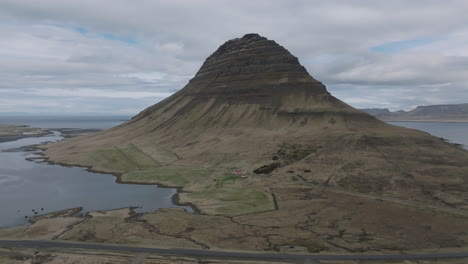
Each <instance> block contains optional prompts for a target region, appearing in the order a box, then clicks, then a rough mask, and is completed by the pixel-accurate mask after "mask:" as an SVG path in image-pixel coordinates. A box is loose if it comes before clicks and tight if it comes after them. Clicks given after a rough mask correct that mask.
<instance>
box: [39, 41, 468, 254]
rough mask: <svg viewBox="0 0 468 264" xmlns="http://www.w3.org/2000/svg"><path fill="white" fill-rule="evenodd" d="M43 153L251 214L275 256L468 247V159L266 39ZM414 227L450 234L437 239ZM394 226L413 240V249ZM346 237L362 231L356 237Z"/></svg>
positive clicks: (231, 44) (232, 46)
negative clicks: (362, 106)
mask: <svg viewBox="0 0 468 264" xmlns="http://www.w3.org/2000/svg"><path fill="white" fill-rule="evenodd" d="M44 148H46V150H45V152H44V154H45V155H46V156H47V157H48V158H49V159H50V160H51V161H53V162H57V163H63V164H76V165H81V166H89V167H91V169H92V170H97V171H106V172H113V173H116V174H119V175H120V176H119V180H120V181H123V182H133V183H153V184H163V185H167V186H177V187H182V192H181V193H180V194H179V201H180V202H185V203H191V204H194V205H195V206H197V208H198V209H199V210H200V211H201V212H203V213H205V214H208V215H216V216H219V217H240V218H242V217H243V216H246V217H247V216H248V219H247V218H246V219H244V220H242V221H246V222H252V223H253V225H255V226H256V228H260V229H261V230H257V231H254V229H252V228H242V231H238V232H239V233H243V234H244V235H245V236H254V235H252V233H249V232H253V233H255V232H256V234H262V235H261V236H263V235H265V236H267V235H268V234H269V235H271V236H272V237H271V238H268V239H267V240H268V241H269V243H270V245H271V246H270V249H273V248H276V249H279V247H280V246H281V245H287V243H292V242H293V241H296V242H294V243H299V244H304V245H310V244H308V243H309V242H310V241H309V242H307V241H308V239H311V240H313V243H312V242H310V243H312V244H314V243H318V244H320V245H322V244H324V245H326V246H323V249H320V250H325V248H327V249H329V250H336V249H340V248H341V249H343V248H346V249H348V250H350V251H352V250H361V251H364V250H369V249H370V248H373V249H382V248H403V249H412V248H414V247H415V245H416V244H418V243H419V244H418V245H419V246H420V247H427V248H434V247H440V246H444V247H452V246H459V245H466V242H460V241H465V240H463V238H462V236H463V235H462V233H460V232H461V231H460V230H463V229H465V230H466V228H468V221H467V220H468V219H467V218H466V216H467V215H468V211H467V210H468V193H467V192H466V190H468V176H467V175H468V167H467V164H468V152H466V151H464V150H461V149H459V148H457V147H455V146H453V145H451V144H448V143H446V142H444V141H443V140H441V139H439V138H436V137H432V136H430V135H429V134H427V133H424V132H421V131H417V130H411V129H406V128H402V127H397V126H392V125H389V124H386V123H384V122H382V121H379V120H378V119H376V118H374V117H373V116H371V115H369V114H367V113H364V112H362V111H359V110H356V109H354V108H352V107H350V106H348V105H346V104H345V103H343V102H341V101H340V100H338V99H336V98H335V97H333V96H332V95H331V94H330V93H328V92H327V90H326V88H325V86H324V85H323V84H322V83H320V82H318V81H317V80H315V79H314V78H313V77H311V76H310V75H309V74H308V73H307V71H306V70H305V68H304V67H303V66H301V65H300V63H299V61H298V59H297V58H296V57H294V56H293V55H291V54H290V53H289V52H288V51H287V50H286V49H285V48H283V47H281V46H280V45H278V44H277V43H275V42H274V41H271V40H267V39H266V38H264V37H261V36H259V35H257V34H248V35H245V36H244V37H242V38H238V39H233V40H230V41H228V42H226V43H225V44H223V45H222V46H221V47H220V48H219V49H218V50H217V51H215V52H214V53H213V54H212V55H211V56H209V57H208V59H207V60H206V61H205V62H204V64H203V65H202V67H201V69H200V70H199V71H198V73H197V74H196V75H195V77H194V78H193V79H192V80H191V81H190V82H189V83H188V84H187V85H186V86H185V87H184V88H183V89H181V90H180V91H178V92H177V93H175V94H174V95H172V96H170V97H168V98H167V99H165V100H164V101H162V102H160V103H157V104H155V105H153V106H152V107H149V108H148V109H145V110H144V111H142V112H141V113H140V114H138V115H137V116H135V117H134V118H132V120H130V121H128V122H127V123H124V124H122V125H120V126H118V127H115V128H112V129H109V130H106V131H102V132H99V133H96V134H92V135H88V136H83V137H79V138H72V139H67V140H64V141H62V142H58V143H53V144H48V145H46V146H45V147H44ZM233 169H245V170H246V171H248V172H249V174H248V176H247V178H241V177H239V176H237V175H235V174H233V173H232V170H233ZM253 171H256V172H258V173H260V174H255V173H252V172H253ZM309 171H310V172H309ZM382 201H385V206H384V207H380V205H379V204H380V203H381V202H382ZM331 207H333V208H331ZM325 208H329V209H325ZM428 210H429V211H430V213H428ZM377 212H378V213H377ZM172 213H174V214H176V215H177V217H180V215H179V212H177V213H175V212H171V213H168V215H169V216H170V215H171V214H172ZM156 214H157V215H159V214H158V213H156ZM185 215H186V217H190V219H192V216H188V214H185ZM287 215H289V216H293V215H297V217H286V216H287ZM428 215H433V216H434V217H435V218H437V217H441V218H440V219H442V218H443V219H445V220H443V221H442V220H440V221H439V222H437V221H436V222H434V221H432V222H431V221H430V220H428V218H427V217H428ZM442 215H443V216H442ZM169 216H168V217H169ZM173 217H175V216H173ZM265 217H266V218H268V219H274V221H277V225H276V224H274V223H273V224H271V223H270V222H268V223H267V222H265V221H262V220H261V219H264V218H265ZM395 217H401V219H399V220H398V221H395V219H394V218H395ZM195 218H196V217H195ZM164 219H166V220H167V221H169V219H170V217H169V218H164ZM196 219H198V218H196ZM213 219H214V218H213ZM232 219H233V218H232ZM236 219H237V218H236ZM281 219H283V220H281ZM351 219H355V220H351ZM358 219H359V220H358ZM415 219H418V221H420V222H425V223H426V224H425V225H430V226H431V228H434V230H439V229H440V230H444V232H443V235H441V234H442V232H433V233H431V234H427V229H424V228H422V227H421V226H420V225H421V224H420V223H419V222H417V221H416V222H415ZM437 219H439V218H437ZM148 221H149V220H148ZM160 221H163V220H161V219H159V216H158V223H159V224H161V222H160ZM193 221H195V222H196V220H195V219H194V220H193ZM213 221H215V220H213ZM216 221H218V220H216ZM223 221H224V220H223ZM272 221H273V220H272ZM274 221H273V222H274ZM444 221H452V222H453V223H454V224H453V225H452V226H450V227H444V223H443V222H444ZM236 223H237V224H239V222H236ZM314 223H315V224H316V226H315V227H314V225H315V224H314ZM159 224H158V225H159ZM239 225H240V224H239ZM389 226H390V227H389ZM391 226H393V227H391ZM76 228H78V229H79V228H80V226H77V227H76ZM83 228H85V227H83ZM193 228H196V227H193ZM236 228H237V227H236ZM315 228H318V229H315ZM395 228H397V229H399V230H401V232H403V233H412V238H411V239H408V240H404V241H401V239H400V237H401V234H399V233H394V232H393V231H391V230H392V229H395ZM236 230H237V229H236ZM288 230H289V231H288ZM340 230H341V231H340ZM343 230H344V231H343ZM346 230H354V231H356V230H358V231H356V233H353V235H352V237H353V238H352V239H351V238H346V237H344V235H343V234H345V233H346ZM362 230H365V231H362ZM354 231H353V232H354ZM77 232H78V231H77ZM197 232H202V233H199V234H203V235H201V236H202V237H204V236H209V237H212V239H213V240H210V241H219V240H223V239H227V238H223V234H220V233H211V232H216V231H213V230H212V231H210V230H203V231H197ZM226 232H227V231H226ZM291 232H292V233H291ZM323 232H325V233H329V234H330V235H329V236H327V235H324V234H323ZM343 232H344V233H343ZM361 232H365V233H366V234H367V235H366V236H369V237H368V238H366V240H365V241H361V240H359V239H358V237H359V234H360V233H361ZM76 234H77V235H76V236H78V237H79V234H80V233H79V232H78V233H76ZM225 234H226V233H225ZM275 234H276V235H275ZM339 234H341V235H339ZM76 236H70V239H73V238H76ZM259 236H260V235H259ZM303 236H305V237H306V238H307V237H308V238H307V239H306V238H304V237H303ZM259 239H260V238H259ZM262 239H263V238H262ZM306 240H307V241H306ZM420 240H424V241H429V242H427V243H422V242H420ZM229 241H233V242H232V243H233V244H231V246H232V247H241V248H244V249H249V248H248V245H251V244H249V243H250V242H249V243H247V244H243V246H240V245H241V244H242V239H240V238H239V239H233V240H229ZM262 241H263V240H262ZM272 241H274V242H272ZM297 241H300V242H297ZM337 241H338V242H337ZM416 241H419V242H416ZM212 243H214V242H212ZM220 243H221V242H220ZM252 243H254V244H255V243H256V242H252ZM265 243H266V242H265ZM421 243H422V244H421ZM444 243H445V244H444ZM215 244H216V243H215ZM256 245H258V244H256ZM314 245H315V244H314ZM340 245H341V246H340ZM306 247H307V246H306ZM319 248H322V247H319ZM320 250H319V251H320Z"/></svg>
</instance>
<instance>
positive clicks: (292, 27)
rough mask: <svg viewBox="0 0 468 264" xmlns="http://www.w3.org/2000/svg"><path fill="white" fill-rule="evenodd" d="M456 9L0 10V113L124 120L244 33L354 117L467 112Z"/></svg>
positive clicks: (182, 4)
mask: <svg viewBox="0 0 468 264" xmlns="http://www.w3.org/2000/svg"><path fill="white" fill-rule="evenodd" d="M467 10H468V1H466V0H460V1H451V0H445V1H441V0H437V1H435V0H434V1H433V0H420V1H417V0H415V1H408V0H401V1H400V0H392V1H384V0H381V1H378V0H368V1H360V0H354V1H348V0H343V1H312V0H304V1H300V0H231V1H223V0H213V1H207V0H197V1H193V0H185V1H182V0H166V1H157V0H152V1H150V0H131V1H130V0H127V1H123V0H99V1H96V0H73V1H72V0H36V1H31V0H0V112H29V113H62V114H64V113H101V114H135V113H137V112H139V111H140V110H142V109H144V108H145V107H148V106H150V105H152V104H154V103H156V102H158V101H160V100H162V99H163V98H165V97H167V96H169V95H171V94H172V93H174V92H175V91H177V90H179V89H181V88H182V87H183V86H184V85H185V84H186V83H187V82H188V80H189V79H190V78H191V77H192V76H193V75H194V74H195V73H196V71H197V70H198V68H199V67H200V66H201V64H202V63H203V61H204V59H205V58H206V57H207V56H208V55H210V54H211V53H212V52H213V51H215V50H216V49H217V47H218V46H219V45H221V44H222V43H224V42H225V41H226V40H229V39H232V38H236V37H242V36H243V35H244V34H246V33H251V32H255V33H259V34H260V35H262V36H265V37H267V38H269V39H273V40H275V41H276V42H278V43H279V44H281V45H283V46H285V47H286V48H287V49H288V50H289V51H290V52H291V53H292V54H294V55H295V56H297V57H299V60H300V62H301V63H302V64H303V65H304V66H305V67H306V68H307V70H308V71H309V73H311V75H312V76H314V77H315V78H316V79H318V80H320V81H322V82H323V83H324V84H325V85H326V86H327V88H328V90H329V91H330V92H331V93H332V94H333V95H335V96H337V97H338V98H340V99H341V100H343V101H345V102H347V103H349V104H351V105H353V106H355V107H359V108H363V107H378V108H389V109H391V110H398V109H411V108H413V107H415V106H417V105H428V104H452V103H468V15H467V14H466V11H467Z"/></svg>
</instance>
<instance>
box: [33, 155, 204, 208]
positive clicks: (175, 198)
mask: <svg viewBox="0 0 468 264" xmlns="http://www.w3.org/2000/svg"><path fill="white" fill-rule="evenodd" d="M34 148H35V149H39V150H41V152H39V153H36V154H37V155H40V156H41V157H38V158H37V159H41V160H43V162H46V163H47V164H49V165H59V166H62V167H68V168H69V167H79V168H85V170H86V171H88V172H93V173H101V174H108V175H112V176H114V177H115V182H116V183H118V184H137V185H152V186H156V187H158V188H167V189H176V193H175V194H174V195H173V196H172V197H171V201H172V203H173V204H174V205H177V206H188V207H190V208H191V209H192V210H193V212H189V213H193V214H204V213H202V212H201V210H200V209H199V208H198V207H197V206H196V205H195V204H193V203H182V202H180V198H179V194H180V193H185V192H183V191H182V189H183V187H181V186H170V185H164V184H154V183H139V182H131V181H123V180H122V175H123V174H121V173H115V172H106V171H102V170H96V169H93V168H92V167H91V166H85V165H81V164H68V163H62V162H54V161H52V160H51V159H50V157H48V156H46V155H45V154H44V149H43V148H39V147H37V146H36V147H34ZM124 208H127V207H124ZM128 208H131V207H128ZM117 209H122V208H117ZM182 209H184V210H185V208H182ZM112 210H116V209H111V210H100V211H112ZM156 211H157V210H156Z"/></svg>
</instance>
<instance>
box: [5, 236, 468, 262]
mask: <svg viewBox="0 0 468 264" xmlns="http://www.w3.org/2000/svg"><path fill="white" fill-rule="evenodd" d="M0 246H10V247H27V248H75V249H92V250H108V251H120V252H122V251H123V252H135V253H148V254H166V255H179V256H181V255H182V256H191V257H208V258H227V259H251V260H285V261H288V260H289V261H298V260H302V261H306V260H414V259H447V258H468V252H460V253H428V254H389V255H362V254H349V255H322V254H316V255H306V254H275V253H246V252H229V251H212V250H202V249H164V248H145V247H132V246H119V245H106V244H91V243H72V242H63V241H45V240H0Z"/></svg>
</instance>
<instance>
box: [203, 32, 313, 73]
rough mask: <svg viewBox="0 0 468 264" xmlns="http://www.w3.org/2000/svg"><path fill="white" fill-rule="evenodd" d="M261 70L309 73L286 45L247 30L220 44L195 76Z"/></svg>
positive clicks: (258, 71)
mask: <svg viewBox="0 0 468 264" xmlns="http://www.w3.org/2000/svg"><path fill="white" fill-rule="evenodd" d="M261 72H291V73H302V74H306V75H308V73H307V71H306V70H305V68H304V67H303V66H302V65H300V63H299V60H298V59H297V57H295V56H293V55H292V54H291V53H290V52H289V51H288V50H287V49H285V48H284V47H282V46H280V45H279V44H277V43H276V42H275V41H273V40H269V39H267V38H265V37H262V36H260V35H258V34H256V33H250V34H246V35H244V36H243V37H242V38H236V39H232V40H229V41H227V42H225V43H224V44H223V45H221V46H220V47H219V48H218V49H217V50H216V51H215V52H214V53H213V54H211V55H210V56H209V57H208V58H207V59H206V61H205V63H204V64H203V66H202V67H201V68H200V70H199V71H198V73H197V75H196V76H195V78H202V77H222V76H229V75H234V74H252V73H261Z"/></svg>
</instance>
